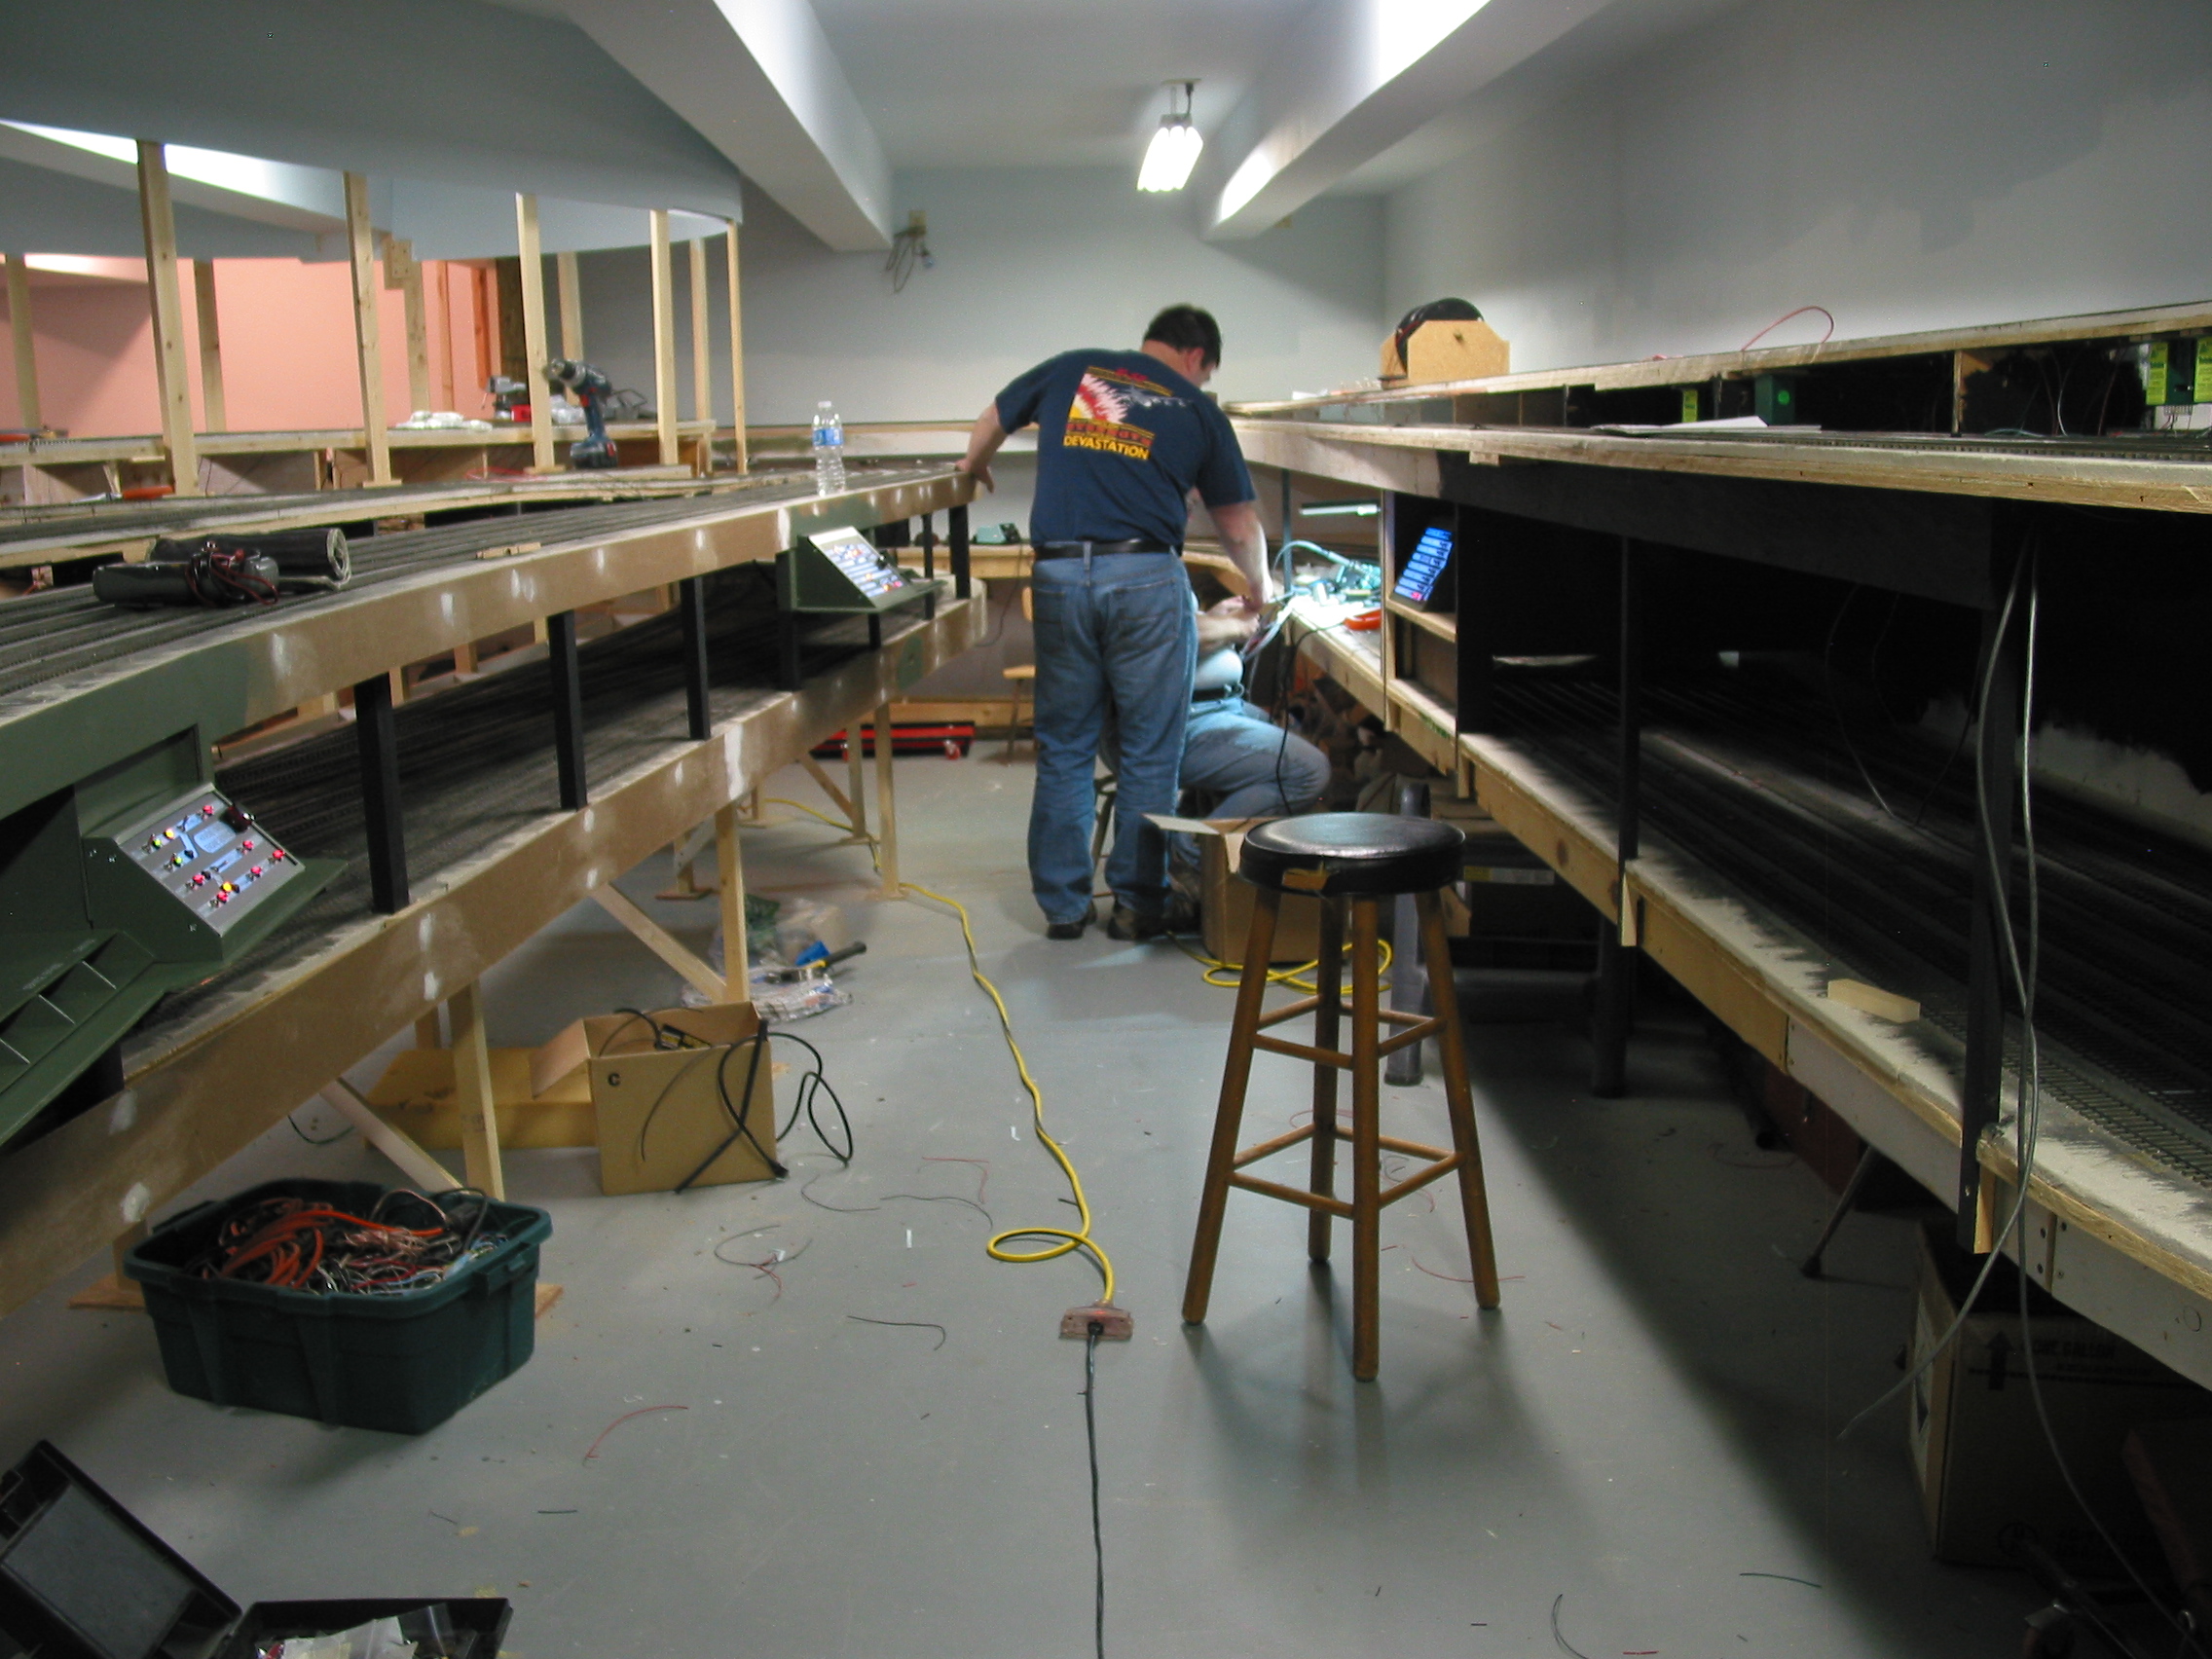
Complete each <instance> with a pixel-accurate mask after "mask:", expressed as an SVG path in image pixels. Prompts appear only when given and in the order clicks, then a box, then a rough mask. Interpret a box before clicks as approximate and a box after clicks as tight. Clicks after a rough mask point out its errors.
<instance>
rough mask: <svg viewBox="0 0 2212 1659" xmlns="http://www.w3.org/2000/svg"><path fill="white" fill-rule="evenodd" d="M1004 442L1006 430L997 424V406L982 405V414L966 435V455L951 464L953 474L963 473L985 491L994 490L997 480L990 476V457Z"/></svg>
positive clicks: (991, 404) (992, 404)
mask: <svg viewBox="0 0 2212 1659" xmlns="http://www.w3.org/2000/svg"><path fill="white" fill-rule="evenodd" d="M1005 442H1006V428H1005V427H1004V426H1002V425H1001V424H999V406H998V405H997V404H996V403H986V404H985V405H983V412H982V413H981V414H980V415H978V416H977V417H976V424H975V426H974V428H973V429H972V430H971V431H970V432H969V434H968V453H967V454H966V455H964V456H962V457H961V458H960V459H959V460H958V461H954V462H953V463H952V469H953V471H955V472H965V473H967V474H968V476H969V477H971V478H973V479H975V480H976V482H977V483H978V484H980V485H981V486H982V487H983V488H984V489H985V490H996V489H997V488H998V487H999V486H998V480H997V479H995V478H993V477H992V476H991V457H993V456H994V455H996V454H998V453H999V446H1000V445H1001V444H1003V443H1005Z"/></svg>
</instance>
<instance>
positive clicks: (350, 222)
mask: <svg viewBox="0 0 2212 1659" xmlns="http://www.w3.org/2000/svg"><path fill="white" fill-rule="evenodd" d="M346 238H347V247H348V250H349V253H350V258H351V261H352V269H353V347H354V352H355V358H356V362H357V367H358V371H359V374H360V377H361V437H362V443H363V445H364V447H365V448H366V449H367V451H368V456H369V483H370V484H371V485H388V484H391V483H394V482H396V480H395V479H394V478H393V477H392V472H391V436H390V426H391V423H390V421H389V420H388V419H387V417H386V414H385V407H384V341H383V336H382V333H381V331H380V325H379V318H378V315H377V272H376V236H375V232H374V231H373V230H372V229H371V228H370V225H369V181H368V179H367V178H365V177H364V176H362V175H361V174H360V173H355V172H350V173H348V174H347V175H346Z"/></svg>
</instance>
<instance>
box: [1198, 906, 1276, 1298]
mask: <svg viewBox="0 0 2212 1659" xmlns="http://www.w3.org/2000/svg"><path fill="white" fill-rule="evenodd" d="M1281 908H1282V895H1281V894H1280V893H1278V892H1276V891H1275V890H1274V889H1273V888H1272V887H1263V888H1261V889H1260V893H1259V898H1258V900H1257V901H1256V902H1255V903H1253V905H1252V931H1251V933H1250V934H1249V935H1247V936H1246V938H1245V940H1244V975H1243V977H1242V978H1241V979H1240V980H1239V981H1238V982H1237V986H1236V1015H1235V1018H1234V1019H1233V1020H1231V1021H1230V1026H1229V1059H1228V1063H1227V1064H1226V1065H1224V1066H1223V1068H1222V1073H1221V1104H1220V1106H1219V1107H1217V1108H1216V1109H1215V1112H1214V1119H1213V1151H1212V1153H1211V1154H1209V1155H1208V1157H1207V1159H1206V1182H1205V1187H1204V1189H1203V1191H1202V1192H1201V1194H1200V1196H1199V1198H1198V1236H1197V1237H1196V1238H1194V1239H1193V1240H1192V1241H1191V1273H1190V1277H1189V1278H1187V1279H1185V1280H1184V1282H1183V1320H1184V1322H1185V1323H1186V1324H1191V1325H1202V1324H1204V1323H1205V1318H1206V1302H1207V1300H1208V1299H1209V1298H1210V1297H1211V1296H1212V1295H1213V1264H1214V1257H1215V1256H1216V1255H1217V1254H1219V1252H1220V1250H1221V1218H1222V1213H1223V1212H1224V1211H1225V1210H1227V1209H1228V1207H1229V1176H1230V1172H1231V1170H1232V1169H1233V1168H1234V1167H1235V1162H1236V1133H1237V1130H1238V1129H1239V1128H1241V1127H1242V1126H1243V1122H1244V1088H1245V1085H1246V1084H1248V1083H1249V1082H1251V1079H1252V1038H1253V1035H1254V1033H1256V1032H1257V1031H1258V1030H1259V1025H1260V999H1261V998H1262V997H1263V996H1265V995H1266V994H1267V989H1268V962H1269V960H1270V958H1271V956H1272V953H1273V950H1274V943H1275V913H1276V911H1278V910H1279V909H1281Z"/></svg>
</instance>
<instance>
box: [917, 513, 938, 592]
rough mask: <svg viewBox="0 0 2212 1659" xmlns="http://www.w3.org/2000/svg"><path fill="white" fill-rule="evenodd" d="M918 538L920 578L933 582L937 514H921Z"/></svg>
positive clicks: (935, 559)
mask: <svg viewBox="0 0 2212 1659" xmlns="http://www.w3.org/2000/svg"><path fill="white" fill-rule="evenodd" d="M918 539H919V540H920V542H921V545H922V580H924V581H926V582H934V581H936V580H937V514H935V513H924V514H923V515H922V534H921V535H920V537H919V538H918Z"/></svg>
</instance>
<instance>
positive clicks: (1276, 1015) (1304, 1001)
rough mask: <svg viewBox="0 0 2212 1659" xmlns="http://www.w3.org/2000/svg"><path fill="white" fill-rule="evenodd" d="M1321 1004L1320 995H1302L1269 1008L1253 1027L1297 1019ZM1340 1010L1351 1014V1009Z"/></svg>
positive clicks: (1259, 1028) (1263, 1027)
mask: <svg viewBox="0 0 2212 1659" xmlns="http://www.w3.org/2000/svg"><path fill="white" fill-rule="evenodd" d="M1320 1006H1321V999H1320V998H1319V997H1300V998H1299V999H1298V1000H1297V1001H1296V1002H1286V1003H1284V1004H1283V1005H1282V1007H1280V1008H1271V1009H1270V1010H1268V1012H1267V1013H1266V1014H1262V1015H1261V1016H1260V1023H1259V1024H1257V1025H1255V1026H1253V1027H1252V1029H1253V1030H1255V1031H1265V1030H1266V1029H1267V1028H1268V1027H1269V1026H1271V1025H1280V1024H1281V1023H1282V1022H1283V1021H1284V1020H1286V1019H1296V1018H1297V1017H1298V1016H1299V1015H1300V1014H1311V1013H1312V1012H1313V1011H1314V1010H1315V1009H1317V1008H1319V1007H1320ZM1338 1012H1339V1013H1342V1014H1349V1013H1350V1012H1351V1011H1350V1010H1349V1009H1340V1010H1339V1011H1338Z"/></svg>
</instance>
